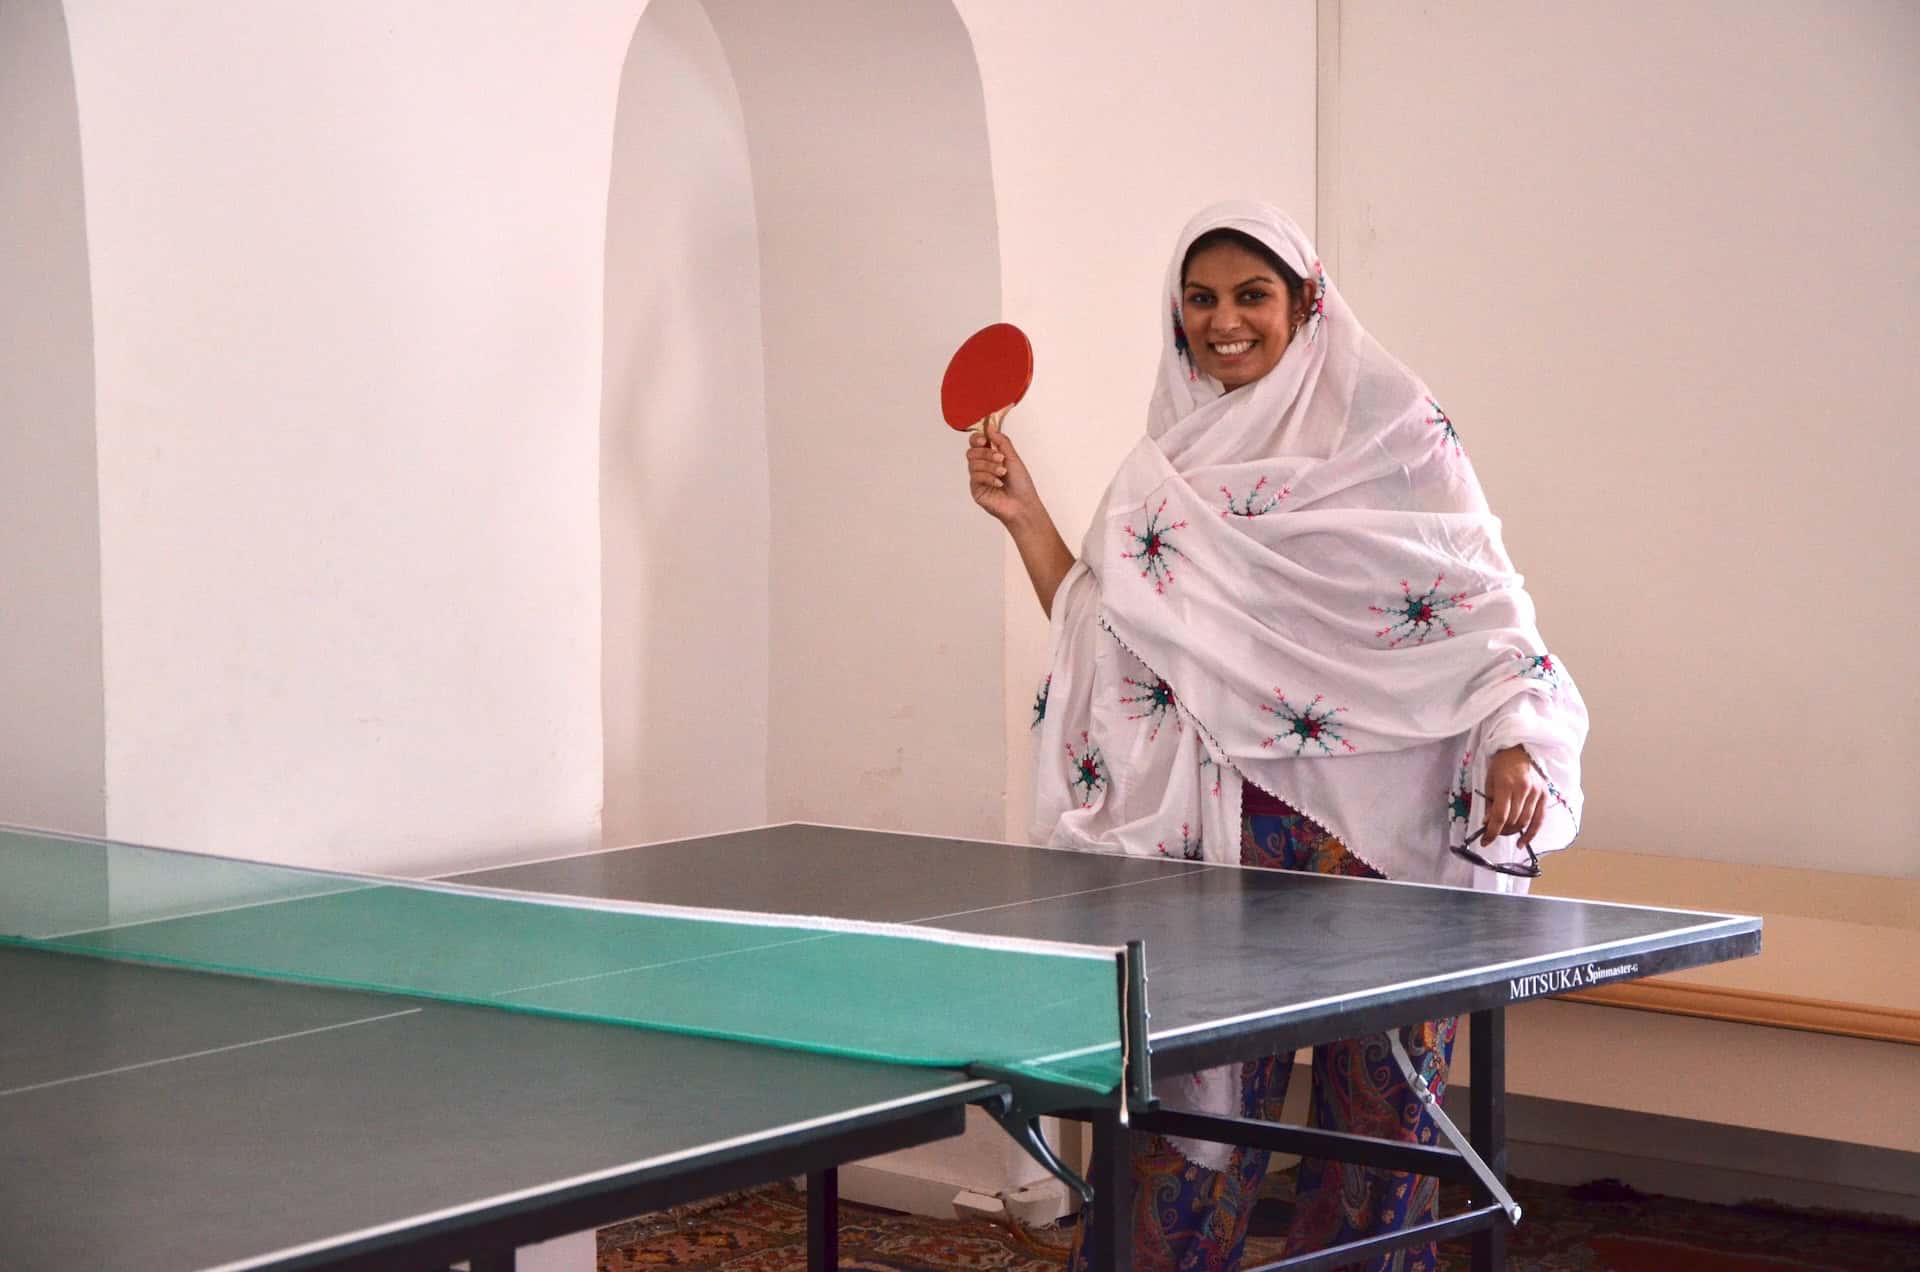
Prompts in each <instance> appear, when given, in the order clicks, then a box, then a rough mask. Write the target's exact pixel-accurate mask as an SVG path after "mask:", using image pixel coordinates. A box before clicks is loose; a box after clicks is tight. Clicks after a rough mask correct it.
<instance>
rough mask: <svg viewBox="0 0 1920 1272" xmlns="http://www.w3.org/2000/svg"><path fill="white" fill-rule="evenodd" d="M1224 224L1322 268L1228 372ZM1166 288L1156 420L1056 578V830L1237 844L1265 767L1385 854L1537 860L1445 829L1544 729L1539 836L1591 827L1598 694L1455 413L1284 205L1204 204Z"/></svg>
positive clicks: (1048, 763) (1109, 844)
mask: <svg viewBox="0 0 1920 1272" xmlns="http://www.w3.org/2000/svg"><path fill="white" fill-rule="evenodd" d="M1218 228H1226V229H1233V230H1238V231H1240V232H1242V233H1245V234H1248V235H1251V236H1252V237H1253V238H1255V239H1257V240H1259V241H1260V242H1261V243H1263V244H1265V245H1266V246H1267V247H1268V248H1269V249H1270V250H1271V251H1272V252H1273V253H1274V254H1275V255H1277V256H1278V257H1279V258H1280V259H1281V260H1283V261H1285V262H1286V263H1287V264H1288V265H1289V266H1290V267H1291V268H1292V269H1293V270H1294V271H1295V272H1296V273H1298V274H1299V275H1300V276H1301V277H1302V278H1305V279H1309V280H1312V281H1313V282H1314V284H1315V285H1316V287H1317V289H1318V291H1317V299H1316V301H1315V304H1314V308H1313V312H1312V314H1311V315H1310V317H1309V318H1308V320H1307V322H1306V323H1305V325H1303V326H1302V327H1301V329H1300V330H1299V331H1298V332H1297V333H1295V335H1294V337H1293V339H1292V341H1291V343H1290V344H1289V345H1288V347H1287V349H1286V352H1285V353H1284V354H1283V355H1282V356H1281V358H1280V361H1279V363H1278V364H1277V365H1276V366H1275V367H1274V368H1273V370H1272V371H1270V372H1269V373H1268V374H1267V375H1266V376H1264V377H1263V378H1261V379H1259V380H1256V381H1254V382H1253V383H1251V384H1248V385H1246V386H1243V387H1242V388H1239V389H1236V390H1233V391H1231V392H1227V391H1224V390H1223V389H1222V387H1221V385H1220V384H1219V382H1218V381H1216V380H1214V379H1213V378H1212V377H1210V376H1206V375H1203V374H1199V373H1198V372H1196V370H1195V369H1194V367H1193V365H1192V363H1191V361H1190V359H1189V357H1188V356H1187V353H1186V337H1185V334H1184V331H1183V329H1182V327H1181V298H1182V279H1181V277H1180V273H1181V268H1182V264H1183V261H1184V258H1185V256H1186V252H1187V249H1188V247H1189V246H1190V245H1191V244H1192V243H1193V242H1194V240H1195V239H1197V238H1199V237H1200V236H1201V235H1202V234H1204V233H1206V232H1207V231H1209V230H1213V229H1218ZM1161 303H1162V311H1161V312H1162V314H1163V315H1166V314H1168V313H1170V314H1171V321H1168V320H1167V319H1166V318H1164V317H1163V319H1162V321H1163V324H1164V339H1163V341H1162V350H1161V357H1160V372H1159V379H1158V382H1157V384H1156V386H1155V389H1154V394H1153V400H1152V402H1151V404H1150V406H1149V408H1148V412H1147V435H1146V436H1145V437H1144V438H1142V439H1141V441H1140V442H1139V444H1138V445H1137V446H1135V447H1134V449H1133V451H1132V452H1131V453H1130V454H1129V455H1128V456H1127V458H1126V460H1125V461H1124V462H1123V463H1122V464H1121V466H1120V470H1119V472H1118V473H1117V474H1116V475H1115V477H1114V479H1113V482H1112V484H1111V486H1109V487H1108V490H1107V493H1106V496H1105V498H1104V499H1103V500H1102V503H1101V506H1100V508H1099V510H1098V511H1097V512H1096V513H1095V515H1094V518H1093V524H1092V525H1091V527H1090V528H1089V529H1088V531H1087V537H1086V541H1085V544H1084V546H1083V547H1082V550H1081V554H1080V560H1079V561H1078V562H1077V563H1076V564H1075V565H1074V567H1073V569H1072V570H1071V571H1070V572H1069V573H1068V575H1067V577H1066V579H1065V580H1064V581H1063V582H1062V584H1061V586H1060V590H1059V592H1058V593H1057V594H1056V595H1055V598H1054V604H1053V625H1052V651H1051V656H1050V662H1051V672H1050V675H1049V677H1048V679H1047V681H1046V683H1045V685H1043V687H1042V690H1041V695H1040V697H1039V699H1038V700H1037V701H1036V703H1035V707H1036V715H1037V717H1038V718H1037V720H1036V725H1035V727H1036V730H1037V732H1038V734H1039V736H1038V739H1037V746H1036V781H1035V792H1036V808H1035V833H1036V834H1037V835H1038V836H1039V837H1040V838H1042V839H1043V840H1044V841H1046V842H1048V843H1051V844H1054V845H1058V846H1066V847H1075V848H1085V849H1094V850H1101V851H1110V852H1111V851H1119V852H1127V853H1134V854H1139V855H1162V854H1164V855H1170V856H1185V857H1188V858H1192V859H1204V860H1208V861H1219V862H1229V863H1238V862H1239V860H1240V795H1241V789H1242V784H1243V783H1245V782H1253V783H1254V784H1256V785H1257V786H1259V787H1261V788H1263V789H1264V790H1267V791H1269V792H1271V793H1272V794H1273V795H1275V796H1277V797H1279V798H1280V799H1282V800H1285V801H1286V802H1287V803H1288V804H1290V805H1292V806H1293V807H1294V808H1296V809H1297V810H1299V811H1300V812H1301V813H1303V814H1305V815H1306V816H1308V817H1310V818H1312V819H1313V820H1314V821H1316V822H1318V823H1319V824H1320V825H1322V826H1324V827H1325V828H1326V829H1327V830H1328V831H1330V832H1331V833H1333V834H1334V835H1337V836H1338V837H1339V838H1340V839H1341V840H1342V841H1343V842H1344V843H1345V844H1346V845H1347V847H1348V849H1349V850H1350V851H1351V852H1352V853H1354V855H1356V856H1357V857H1359V858H1360V859H1361V860H1363V861H1365V862H1366V863H1367V864H1369V865H1371V866H1372V867H1374V868H1375V869H1377V870H1379V871H1380V872H1381V873H1382V874H1384V875H1386V876H1387V877H1388V878H1391V879H1407V880H1415V881H1419V882H1427V883H1449V884H1457V885H1463V886H1469V887H1479V888H1487V889H1496V890H1510V889H1513V888H1515V887H1516V881H1515V880H1513V879H1512V878H1510V877H1509V876H1505V875H1501V874H1497V873H1495V872H1492V871H1489V870H1485V869H1482V868H1480V867H1477V866H1475V865H1473V864H1472V863H1470V862H1467V861H1465V860H1463V859H1462V858H1459V857H1457V856H1454V855H1453V854H1451V853H1449V852H1448V851H1447V849H1448V846H1449V845H1450V844H1454V845H1457V844H1460V843H1462V842H1463V841H1464V840H1465V837H1466V835H1467V834H1468V832H1469V831H1470V830H1472V831H1477V830H1478V829H1479V828H1480V827H1481V826H1482V825H1483V824H1484V819H1485V812H1486V810H1485V807H1484V804H1485V801H1484V799H1483V798H1482V797H1481V795H1480V792H1484V791H1485V790H1486V766H1487V761H1488V759H1489V758H1490V757H1491V756H1492V755H1493V754H1494V753H1495V752H1497V751H1499V750H1501V749H1503V748H1504V747H1507V746H1510V745H1514V744H1520V745H1523V746H1525V748H1526V750H1527V754H1528V755H1529V757H1530V758H1531V759H1532V761H1533V763H1534V765H1535V767H1536V768H1537V769H1538V770H1539V771H1540V772H1541V773H1542V774H1543V775H1544V776H1545V777H1546V779H1547V781H1548V783H1549V784H1550V789H1551V800H1552V806H1551V807H1550V809H1549V811H1548V813H1547V816H1546V820H1545V823H1544V825H1543V826H1542V828H1541V830H1540V833H1539V835H1538V836H1537V838H1536V839H1535V840H1534V845H1533V846H1534V848H1535V849H1536V850H1537V851H1541V852H1549V851H1552V850H1554V849H1558V848H1564V847H1566V846H1567V844H1569V843H1570V842H1571V841H1572V840H1573V837H1574V835H1575V833H1576V831H1577V830H1578V827H1579V814H1580V805H1581V794H1580V780H1579V775H1580V764H1579V762H1580V748H1581V745H1582V743H1583V741H1584V740H1585V737H1586V729H1587V716H1586V708H1585V705H1584V704H1583V703H1582V702H1581V700H1580V696H1579V692H1578V690H1577V689H1576V688H1575V687H1574V684H1573V680H1572V679H1571V677H1569V676H1568V674H1567V672H1566V670H1565V668H1563V667H1562V666H1561V665H1560V662H1559V660H1558V659H1557V658H1555V657H1554V656H1553V655H1551V654H1550V653H1549V652H1548V650H1547V647H1546V645H1545V643H1544V642H1543V641H1542V640H1541V638H1540V634H1539V631H1538V630H1537V629H1536V627H1535V625H1534V612H1533V603H1532V601H1531V600H1530V599H1529V598H1528V596H1527V593H1526V591H1525V590H1524V588H1523V587H1522V580H1521V577H1520V575H1519V574H1517V573H1515V571H1514V568H1513V565H1512V563H1511V562H1510V561H1509V560H1508V558H1507V554H1506V550H1505V548H1504V547H1503V546H1502V544H1501V540H1500V523H1499V520H1498V519H1497V518H1495V517H1494V516H1493V515H1492V514H1491V513H1490V512H1489V511H1488V510H1487V504H1486V500H1485V498H1484V496H1483V495H1482V494H1481V491H1480V484H1479V481H1478V480H1477V479H1476V478H1475V476H1474V473H1473V468H1472V465H1471V464H1469V463H1468V461H1467V457H1466V452H1465V451H1464V449H1463V448H1462V446H1461V442H1460V439H1459V437H1458V436H1457V435H1456V433H1455V432H1454V428H1453V425H1452V423H1451V422H1450V421H1449V420H1448V418H1447V416H1446V414H1445V412H1443V411H1442V410H1441V409H1440V408H1439V406H1438V405H1436V404H1435V402H1434V400H1433V398H1432V396H1431V395H1430V394H1429V393H1428V391H1427V388H1426V386H1425V385H1424V384H1422V383H1421V382H1420V381H1419V380H1418V379H1417V378H1416V377H1415V376H1414V375H1413V374H1412V373H1411V372H1409V371H1408V370H1407V369H1406V368H1405V367H1403V366H1402V365H1401V364H1400V363H1399V362H1398V361H1396V360H1395V359H1394V358H1393V357H1392V356H1391V355H1390V354H1388V353H1387V352H1386V350H1384V349H1382V348H1381V347H1380V345H1379V344H1378V343H1377V342H1375V341H1374V340H1373V339H1372V338H1371V337H1370V336H1368V335H1367V333H1366V332H1365V330H1363V329H1362V328H1361V326H1360V324H1359V322H1358V321H1357V320H1356V319H1355V318H1354V316H1353V312H1352V311H1351V310H1350V309H1348V308H1347V305H1346V302H1345V301H1344V300H1343V299H1342V297H1341V295H1340V293H1339V291H1338V290H1337V289H1336V288H1335V287H1334V286H1333V285H1332V283H1331V282H1330V281H1329V280H1328V279H1327V277H1326V272H1325V271H1324V270H1323V269H1322V268H1321V265H1320V261H1319V258H1318V256H1317V255H1316V253H1315V252H1314V249H1313V245H1312V244H1311V243H1310V242H1309V241H1308V240H1307V237H1306V236H1305V235H1304V234H1302V233H1301V232H1300V229H1299V227H1297V226H1296V225H1294V223H1293V222H1292V221H1291V220H1290V219H1288V218H1287V217H1286V216H1285V215H1284V214H1283V213H1281V212H1280V211H1278V210H1277V209H1275V208H1272V207H1269V206H1267V205H1265V204H1259V203H1228V204H1221V205H1218V206H1215V207H1212V208H1209V209H1207V210H1206V211H1204V212H1202V213H1201V214H1200V215H1199V216H1197V217H1195V218H1194V219H1193V221H1191V222H1190V223H1189V224H1188V225H1187V227H1186V229H1185V230H1183V231H1182V233H1181V235H1180V241H1179V243H1178V244H1177V245H1176V247H1175V249H1174V253H1173V259H1172V262H1171V263H1170V264H1169V266H1168V269H1167V280H1166V290H1165V292H1164V293H1163V298H1162V302H1161ZM1479 851H1480V852H1482V854H1483V855H1485V856H1486V857H1487V858H1488V859H1489V860H1501V859H1503V858H1507V859H1512V858H1518V857H1520V856H1522V854H1521V853H1520V851H1519V849H1518V848H1517V846H1516V844H1515V841H1514V839H1512V838H1507V839H1503V840H1499V841H1497V842H1496V843H1495V844H1493V845H1492V846H1485V847H1479Z"/></svg>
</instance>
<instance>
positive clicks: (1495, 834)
mask: <svg viewBox="0 0 1920 1272" xmlns="http://www.w3.org/2000/svg"><path fill="white" fill-rule="evenodd" d="M1546 815H1547V781H1546V779H1545V778H1543V777H1541V776H1540V773H1539V771H1538V770H1536V769H1535V768H1534V767H1533V761H1532V760H1531V759H1529V758H1528V756H1527V751H1526V748H1525V747H1521V746H1510V747H1507V748H1505V749H1504V750H1500V751H1496V752H1494V755H1493V759H1491V760H1489V761H1488V762H1487V829H1486V833H1485V834H1483V835H1482V836H1481V837H1480V842H1481V843H1483V844H1490V843H1492V842H1493V841H1494V840H1496V839H1498V838H1500V837H1501V836H1502V835H1519V836H1520V842H1521V844H1522V845H1527V844H1531V843H1532V842H1533V837H1534V836H1535V835H1537V834H1539V833H1540V823H1541V822H1542V821H1543V820H1545V818H1546Z"/></svg>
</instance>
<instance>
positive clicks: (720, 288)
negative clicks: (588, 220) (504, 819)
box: [602, 0, 1005, 841]
mask: <svg viewBox="0 0 1920 1272" xmlns="http://www.w3.org/2000/svg"><path fill="white" fill-rule="evenodd" d="M723 73H724V74H726V75H729V76H730V80H731V89H732V93H733V96H732V98H731V100H729V99H728V95H727V90H726V87H725V85H724V84H723V83H722V75H723ZM609 190H610V194H609V220H608V243H607V268H608V274H607V308H606V322H607V343H606V348H605V354H604V356H605V366H606V377H605V391H604V405H603V410H604V416H603V433H602V436H603V451H602V498H603V508H602V527H603V536H604V538H605V543H606V556H605V562H606V565H605V570H604V588H605V596H606V608H605V616H606V617H605V666H606V672H605V677H604V684H605V734H606V739H607V756H606V781H607V803H606V812H605V821H604V825H605V832H606V835H607V837H608V839H609V840H610V841H618V840H633V839H641V838H648V837H652V836H654V835H659V834H673V833H683V832H686V831H697V830H706V829H715V828H719V827H725V826H735V825H742V824H753V823H758V822H762V821H768V820H775V821H778V820H787V819H793V818H802V819H808V820H821V821H834V822H842V823H846V822H852V823H858V824H864V825H879V826H900V827H906V828H911V829H920V830H941V831H949V832H956V833H969V834H979V835H983V836H993V835H996V834H997V833H998V832H999V830H1000V828H1001V824H1002V812H1001V808H1000V792H1001V788H1002V786H1003V783H1004V749H1005V741H1004V735H1003V723H1002V718H1001V713H1002V697H1003V695H1002V688H1001V686H1002V678H1003V675H1004V671H1003V666H1002V626H1003V622H1004V605H1005V601H1004V596H1003V591H1004V588H1003V581H1002V580H1003V566H1002V556H1001V552H1000V549H999V544H998V541H997V538H996V536H995V535H994V534H993V533H992V528H991V526H990V525H989V524H988V523H987V522H986V519H985V518H984V517H982V516H981V515H980V513H979V512H978V511H977V510H976V509H975V508H974V507H973V506H972V504H971V502H970V501H969V500H968V499H967V497H966V491H965V484H964V479H963V467H962V464H961V460H960V454H959V443H958V441H957V439H956V438H955V437H954V435H952V434H951V433H948V432H947V431H946V430H945V429H944V428H943V427H942V426H941V425H940V422H939V417H938V412H937V403H936V401H935V398H936V391H937V386H938V383H939V378H940V374H941V371H942V369H943V368H944V366H945V362H946V358H947V355H948V354H949V353H950V352H951V350H952V348H953V346H954V345H955V344H956V343H957V342H958V340H959V339H960V338H961V337H963V336H964V335H965V334H966V333H967V332H969V331H971V330H973V329H974V328H975V327H977V326H980V325H982V324H984V323H986V322H989V321H992V320H994V319H996V318H997V317H998V316H999V310H1000V269H999V252H998V245H997V235H996V227H995V217H994V200H993V187H992V175H991V167H990V163H989V156H988V148H987V132H986V117H985V109H984V104H983V98H982V93H981V86H980V77H979V70H978V67H977V65H976V63H975V60H974V54H973V47H972V43H971V41H970V40H969V38H968V35H967V32H966V28H965V27H964V25H963V24H962V23H961V21H960V18H959V16H958V14H957V13H955V12H954V10H953V9H952V7H951V6H950V5H900V4H897V3H894V2H893V0H822V2H821V3H810V4H808V5H804V6H799V5H766V4H762V3H756V2H754V0H705V4H704V5H701V4H700V3H698V0H654V2H653V3H652V4H651V5H650V6H649V8H648V10H647V11H646V13H645V14H644V15H643V16H642V18H641V20H640V23H639V26H638V28H637V30H636V33H635V37H634V42H633V46H632V48H631V50H630V52H629V56H628V62H627V66H626V69H625V72H624V73H623V76H622V83H621V93H620V105H619V108H618V123H617V125H616V128H615V144H614V156H613V165H612V176H611V183H610V187H609ZM754 245H757V260H756V259H754V257H755V253H754V251H753V246H754Z"/></svg>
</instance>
